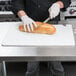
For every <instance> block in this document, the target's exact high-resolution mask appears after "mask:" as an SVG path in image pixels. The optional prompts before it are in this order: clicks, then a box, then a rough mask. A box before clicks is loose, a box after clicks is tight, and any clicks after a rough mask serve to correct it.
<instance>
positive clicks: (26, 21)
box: [21, 15, 37, 32]
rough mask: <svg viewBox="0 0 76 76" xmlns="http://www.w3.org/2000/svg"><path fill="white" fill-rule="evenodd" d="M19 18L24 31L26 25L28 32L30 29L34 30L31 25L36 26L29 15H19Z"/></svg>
mask: <svg viewBox="0 0 76 76" xmlns="http://www.w3.org/2000/svg"><path fill="white" fill-rule="evenodd" d="M21 20H22V22H23V25H24V29H25V31H26V26H27V29H28V31H29V32H30V31H31V30H32V31H33V30H34V28H33V26H35V27H37V25H36V23H35V21H34V20H32V19H31V18H30V17H28V16H27V15H25V16H22V17H21Z"/></svg>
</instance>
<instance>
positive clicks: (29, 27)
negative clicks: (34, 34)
mask: <svg viewBox="0 0 76 76" xmlns="http://www.w3.org/2000/svg"><path fill="white" fill-rule="evenodd" d="M35 28H37V25H36V23H35V22H33V23H27V24H25V26H24V30H25V31H28V32H31V31H33V30H34V29H35Z"/></svg>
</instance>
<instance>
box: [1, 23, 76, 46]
mask: <svg viewBox="0 0 76 76" xmlns="http://www.w3.org/2000/svg"><path fill="white" fill-rule="evenodd" d="M20 24H21V23H20V22H14V23H8V24H7V25H9V26H10V28H9V30H8V32H7V34H6V35H5V37H4V39H3V41H2V45H3V46H74V45H75V41H74V35H73V30H72V25H70V24H67V25H66V26H63V25H54V26H55V27H56V33H55V34H53V35H46V34H35V33H26V32H21V31H19V25H20ZM3 25H4V24H3Z"/></svg>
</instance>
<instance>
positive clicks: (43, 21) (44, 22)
mask: <svg viewBox="0 0 76 76" xmlns="http://www.w3.org/2000/svg"><path fill="white" fill-rule="evenodd" d="M50 19H51V18H50V17H48V18H47V19H46V20H45V21H43V23H47V22H48V21H49V20H50Z"/></svg>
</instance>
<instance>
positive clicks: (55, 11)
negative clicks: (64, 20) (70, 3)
mask: <svg viewBox="0 0 76 76" xmlns="http://www.w3.org/2000/svg"><path fill="white" fill-rule="evenodd" d="M48 11H49V15H50V18H51V19H53V18H55V17H56V16H58V15H59V13H60V5H59V4H58V3H54V4H53V5H52V6H51V7H50V8H49V10H48Z"/></svg>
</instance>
